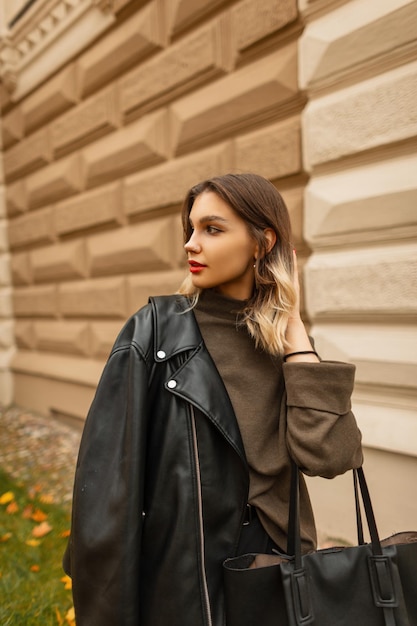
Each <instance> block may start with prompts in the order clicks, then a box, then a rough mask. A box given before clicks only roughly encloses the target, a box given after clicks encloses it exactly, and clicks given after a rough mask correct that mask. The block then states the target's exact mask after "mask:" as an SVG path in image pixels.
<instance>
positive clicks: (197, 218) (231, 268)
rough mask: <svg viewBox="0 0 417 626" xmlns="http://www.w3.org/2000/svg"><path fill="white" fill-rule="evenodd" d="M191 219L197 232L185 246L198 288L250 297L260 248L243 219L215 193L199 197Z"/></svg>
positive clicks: (193, 278) (193, 280)
mask: <svg viewBox="0 0 417 626" xmlns="http://www.w3.org/2000/svg"><path fill="white" fill-rule="evenodd" d="M189 219H190V224H191V227H192V229H193V232H192V235H191V237H190V239H189V240H188V241H187V243H186V244H185V246H184V247H185V250H186V252H187V255H188V263H189V267H190V272H191V279H192V282H193V284H194V286H195V287H198V288H200V289H210V288H215V289H216V291H218V292H220V293H222V294H223V295H225V296H228V297H230V298H236V299H237V300H246V299H248V298H250V296H251V295H252V290H253V285H254V270H253V264H254V261H255V258H256V257H257V255H258V245H257V243H256V241H255V240H254V239H253V238H252V237H251V236H250V234H249V231H248V228H247V226H246V223H245V222H244V221H243V219H242V218H241V217H239V215H237V213H236V212H235V211H234V210H233V209H232V208H231V207H230V206H229V205H228V204H227V203H226V202H224V200H222V199H221V198H220V197H219V196H218V195H217V194H216V193H214V192H212V191H205V192H203V193H202V194H200V195H199V196H197V198H196V199H195V201H194V204H193V206H192V209H191V212H190V217H189Z"/></svg>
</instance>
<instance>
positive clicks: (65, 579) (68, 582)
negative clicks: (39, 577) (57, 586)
mask: <svg viewBox="0 0 417 626" xmlns="http://www.w3.org/2000/svg"><path fill="white" fill-rule="evenodd" d="M61 582H63V583H65V587H64V589H72V580H71V578H70V577H69V576H67V575H66V574H65V576H63V577H62V578H61Z"/></svg>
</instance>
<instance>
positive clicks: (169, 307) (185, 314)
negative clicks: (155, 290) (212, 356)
mask: <svg viewBox="0 0 417 626" xmlns="http://www.w3.org/2000/svg"><path fill="white" fill-rule="evenodd" d="M149 302H150V303H151V305H152V307H153V309H154V316H153V320H154V336H155V341H154V355H153V356H154V359H155V361H156V362H157V363H161V362H163V361H166V360H168V359H170V358H171V357H173V356H174V355H175V354H178V353H179V352H183V351H184V350H192V349H195V348H197V347H198V346H199V345H200V344H201V343H202V341H203V338H202V336H201V333H200V329H199V328H198V325H197V323H196V320H195V317H194V313H193V311H192V310H191V309H190V308H189V300H188V299H187V298H186V297H185V296H181V295H179V294H176V295H173V296H157V297H153V298H149Z"/></svg>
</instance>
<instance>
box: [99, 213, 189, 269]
mask: <svg viewBox="0 0 417 626" xmlns="http://www.w3.org/2000/svg"><path fill="white" fill-rule="evenodd" d="M179 231H180V229H179V224H178V219H177V218H172V217H168V218H166V217H164V218H160V219H157V220H152V221H149V222H144V223H141V224H137V225H134V226H129V227H125V228H119V229H117V230H114V231H113V232H110V233H103V234H101V235H95V236H93V237H90V238H89V239H88V241H87V246H88V255H89V259H90V268H91V274H92V276H98V275H103V274H121V273H125V272H137V271H153V270H163V269H171V268H175V267H176V266H178V256H179V255H178V249H180V247H181V234H180V232H179Z"/></svg>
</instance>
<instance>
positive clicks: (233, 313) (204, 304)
mask: <svg viewBox="0 0 417 626" xmlns="http://www.w3.org/2000/svg"><path fill="white" fill-rule="evenodd" d="M246 303H247V300H236V299H235V298H229V297H228V296H224V295H223V294H221V293H218V292H217V291H214V289H204V291H202V292H201V294H200V296H199V299H198V303H197V305H196V309H197V310H198V311H201V312H202V313H207V314H209V315H212V316H214V317H220V318H222V319H227V320H233V321H234V322H235V321H236V318H237V317H238V315H239V313H240V312H241V311H242V309H244V308H245V306H246Z"/></svg>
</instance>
